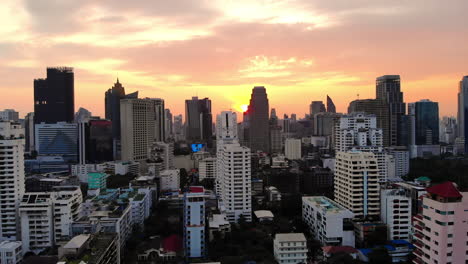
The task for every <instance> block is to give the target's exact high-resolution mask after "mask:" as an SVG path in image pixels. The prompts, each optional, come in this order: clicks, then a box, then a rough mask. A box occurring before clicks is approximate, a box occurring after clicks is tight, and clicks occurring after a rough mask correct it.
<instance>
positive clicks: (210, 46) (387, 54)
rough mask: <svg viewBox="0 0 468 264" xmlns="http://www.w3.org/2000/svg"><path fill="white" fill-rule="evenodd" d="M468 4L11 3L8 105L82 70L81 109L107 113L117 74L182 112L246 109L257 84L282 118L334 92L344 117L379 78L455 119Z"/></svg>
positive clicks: (4, 73)
mask: <svg viewBox="0 0 468 264" xmlns="http://www.w3.org/2000/svg"><path fill="white" fill-rule="evenodd" d="M466 10H468V1H466V0H452V1H451V2H450V5H448V4H446V3H445V2H444V1H439V0H412V1H405V0H392V1H375V0H353V1H349V0H334V1H322V0H276V1H273V0H258V1H247V0H237V1H233V0H206V1H204V0H171V1H149V0H133V1H123V0H122V1H120V0H102V1H93V0H81V1H75V0H61V1H53V0H22V1H17V0H3V1H2V5H1V6H0V16H1V17H2V18H3V19H2V27H1V28H0V76H1V78H2V81H1V82H0V94H1V96H0V109H3V108H14V109H17V110H19V111H20V112H21V114H22V115H24V114H25V113H26V112H29V111H32V110H33V104H32V101H33V100H32V96H33V85H32V84H33V79H34V78H42V77H45V68H46V67H47V66H62V65H63V66H71V67H74V68H75V97H76V100H75V101H76V104H75V105H76V110H77V109H78V107H80V106H82V107H85V108H87V109H89V110H90V111H92V112H93V114H95V115H103V112H104V106H103V103H104V92H105V91H106V90H107V89H108V88H110V87H111V86H112V84H113V83H114V82H115V79H116V77H117V76H118V77H119V79H120V81H121V82H122V83H123V85H124V86H125V88H126V90H127V92H133V91H135V90H139V91H140V95H141V96H142V97H160V98H164V99H165V100H166V105H167V107H169V108H170V109H171V110H172V112H173V113H175V114H178V113H183V112H184V100H185V99H188V98H190V97H191V96H193V95H198V96H199V97H210V98H211V99H212V101H213V108H214V109H213V112H214V113H217V112H219V111H221V110H225V109H229V108H232V109H235V110H240V107H241V105H243V104H247V103H248V100H249V97H250V92H251V89H252V87H253V86H255V85H263V86H265V87H266V88H267V92H268V95H269V98H270V106H271V107H275V108H276V109H277V112H278V113H279V114H280V115H282V114H283V113H288V114H290V113H296V114H298V116H303V115H304V114H305V113H306V112H308V105H309V104H310V101H312V100H324V101H325V98H326V95H327V94H328V95H330V96H331V97H332V98H333V100H334V101H335V104H336V105H337V108H338V110H339V111H346V109H347V106H348V103H349V102H350V101H351V100H353V99H355V98H357V94H359V95H360V98H372V97H374V96H375V88H374V87H375V85H374V83H375V77H377V76H380V75H384V74H400V75H401V77H402V90H403V92H404V93H405V101H406V102H413V101H416V100H419V99H431V100H433V101H438V102H439V103H440V111H441V115H454V114H456V93H457V89H458V82H459V80H460V79H461V78H462V76H463V75H467V74H468V67H467V66H468V63H467V58H468V49H467V45H466V43H468V27H467V20H466Z"/></svg>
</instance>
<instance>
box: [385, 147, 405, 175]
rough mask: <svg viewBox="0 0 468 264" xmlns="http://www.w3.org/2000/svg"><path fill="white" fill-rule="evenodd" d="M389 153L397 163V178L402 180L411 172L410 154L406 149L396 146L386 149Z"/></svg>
mask: <svg viewBox="0 0 468 264" xmlns="http://www.w3.org/2000/svg"><path fill="white" fill-rule="evenodd" d="M386 151H387V153H388V154H389V155H390V156H392V157H393V159H394V161H395V177H396V178H398V179H401V178H402V177H403V176H406V175H408V173H409V171H410V152H409V150H408V149H407V148H406V147H402V146H396V147H389V148H386Z"/></svg>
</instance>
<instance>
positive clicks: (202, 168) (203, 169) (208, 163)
mask: <svg viewBox="0 0 468 264" xmlns="http://www.w3.org/2000/svg"><path fill="white" fill-rule="evenodd" d="M198 175H199V180H200V181H201V180H204V179H213V180H214V179H216V158H205V159H202V160H200V162H199V163H198Z"/></svg>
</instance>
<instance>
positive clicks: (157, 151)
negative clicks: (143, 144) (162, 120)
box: [150, 141, 174, 170]
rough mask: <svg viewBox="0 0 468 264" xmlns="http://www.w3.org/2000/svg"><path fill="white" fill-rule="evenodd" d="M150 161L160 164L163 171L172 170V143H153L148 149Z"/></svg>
mask: <svg viewBox="0 0 468 264" xmlns="http://www.w3.org/2000/svg"><path fill="white" fill-rule="evenodd" d="M150 159H151V160H152V161H155V162H161V163H162V169H163V170H170V169H174V143H165V142H161V141H159V142H154V143H153V144H152V145H151V147H150Z"/></svg>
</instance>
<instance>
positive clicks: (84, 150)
mask: <svg viewBox="0 0 468 264" xmlns="http://www.w3.org/2000/svg"><path fill="white" fill-rule="evenodd" d="M78 129H79V154H80V164H86V163H102V162H105V161H112V160H113V149H112V122H111V121H109V120H103V119H93V120H89V121H88V122H85V123H79V124H78Z"/></svg>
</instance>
